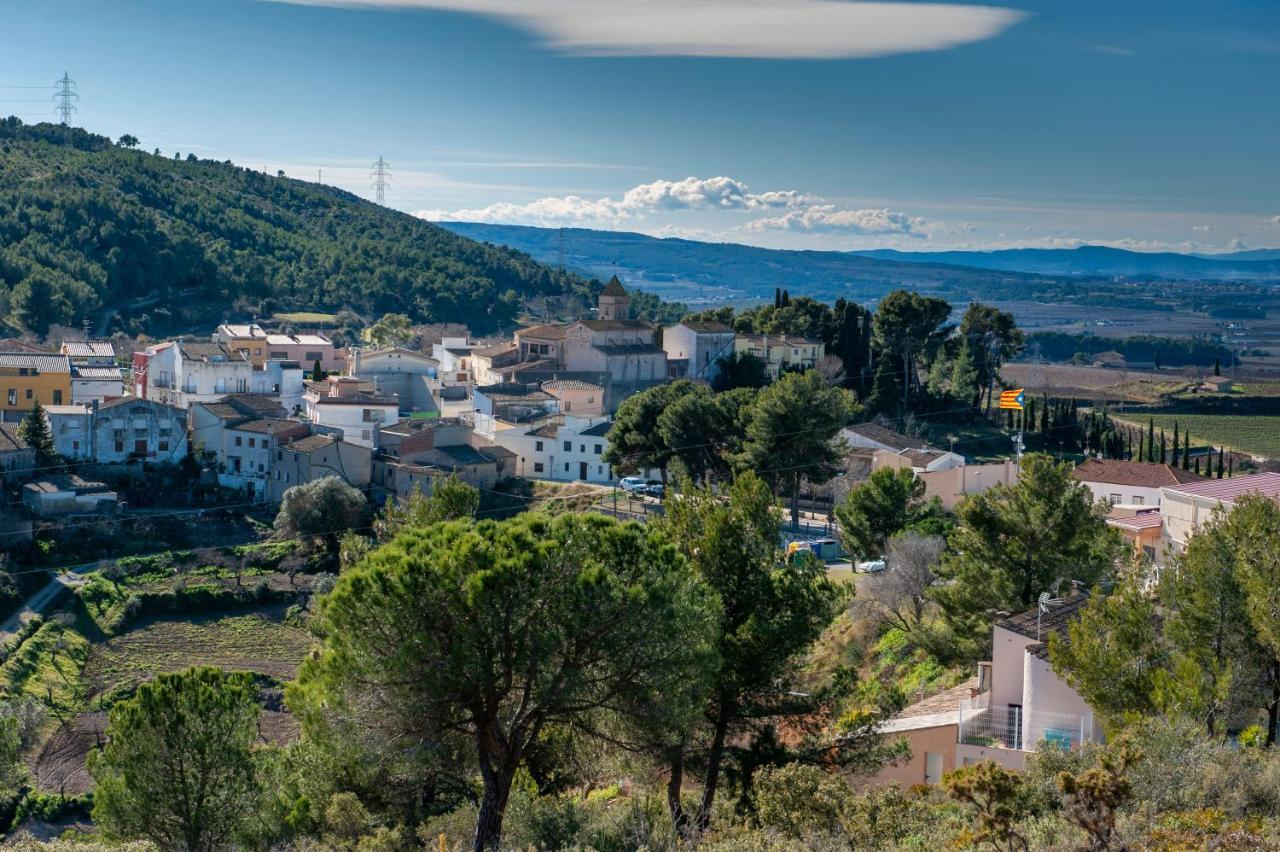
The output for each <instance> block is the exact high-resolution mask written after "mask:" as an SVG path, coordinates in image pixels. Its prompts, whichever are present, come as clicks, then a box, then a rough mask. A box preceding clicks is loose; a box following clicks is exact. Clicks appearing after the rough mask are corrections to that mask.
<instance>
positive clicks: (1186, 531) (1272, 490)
mask: <svg viewBox="0 0 1280 852" xmlns="http://www.w3.org/2000/svg"><path fill="white" fill-rule="evenodd" d="M1247 494H1258V495H1261V496H1263V497H1269V498H1271V499H1272V500H1277V501H1280V473H1255V474H1252V475H1250V476H1233V477H1230V478H1227V479H1205V480H1203V481H1200V482H1190V483H1183V484H1181V485H1177V486H1169V487H1166V488H1162V489H1160V514H1161V516H1162V519H1163V523H1164V541H1163V543H1164V545H1165V547H1166V548H1172V549H1173V550H1174V551H1175V552H1177V551H1181V550H1182V549H1183V548H1184V547H1186V545H1187V540H1188V539H1189V538H1191V536H1192V535H1193V534H1194V533H1195V531H1196V530H1198V529H1199V528H1200V526H1201V525H1202V524H1204V523H1205V522H1207V521H1208V520H1210V519H1211V518H1212V517H1213V513H1214V511H1215V510H1216V509H1219V508H1221V509H1225V510H1230V508H1231V507H1232V506H1233V505H1234V504H1235V501H1236V500H1238V499H1240V498H1241V497H1243V496H1245V495H1247Z"/></svg>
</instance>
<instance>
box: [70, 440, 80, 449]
mask: <svg viewBox="0 0 1280 852" xmlns="http://www.w3.org/2000/svg"><path fill="white" fill-rule="evenodd" d="M71 449H73V450H79V449H80V442H79V441H72V442H71Z"/></svg>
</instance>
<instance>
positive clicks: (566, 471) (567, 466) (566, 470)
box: [564, 462, 569, 473]
mask: <svg viewBox="0 0 1280 852" xmlns="http://www.w3.org/2000/svg"><path fill="white" fill-rule="evenodd" d="M564 472H565V473H568V472H569V463H568V462H565V463H564Z"/></svg>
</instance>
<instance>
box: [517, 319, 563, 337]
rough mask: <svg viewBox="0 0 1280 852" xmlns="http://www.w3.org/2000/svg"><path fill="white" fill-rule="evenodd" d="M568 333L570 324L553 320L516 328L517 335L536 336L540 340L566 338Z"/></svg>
mask: <svg viewBox="0 0 1280 852" xmlns="http://www.w3.org/2000/svg"><path fill="white" fill-rule="evenodd" d="M568 334H569V326H567V325H562V324H560V323H552V322H548V323H543V324H542V325H531V326H529V327H528V328H520V329H516V336H517V337H536V338H538V339H539V340H564V339H565V337H567V336H568Z"/></svg>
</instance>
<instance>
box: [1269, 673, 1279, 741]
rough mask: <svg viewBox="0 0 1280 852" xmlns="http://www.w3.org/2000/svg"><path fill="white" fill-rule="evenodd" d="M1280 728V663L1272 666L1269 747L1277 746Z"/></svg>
mask: <svg viewBox="0 0 1280 852" xmlns="http://www.w3.org/2000/svg"><path fill="white" fill-rule="evenodd" d="M1278 726H1280V662H1277V663H1272V664H1271V706H1269V707H1268V708H1267V746H1268V747H1270V746H1274V745H1275V744H1276V728H1277V727H1278Z"/></svg>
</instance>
